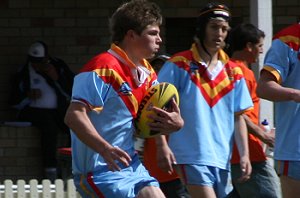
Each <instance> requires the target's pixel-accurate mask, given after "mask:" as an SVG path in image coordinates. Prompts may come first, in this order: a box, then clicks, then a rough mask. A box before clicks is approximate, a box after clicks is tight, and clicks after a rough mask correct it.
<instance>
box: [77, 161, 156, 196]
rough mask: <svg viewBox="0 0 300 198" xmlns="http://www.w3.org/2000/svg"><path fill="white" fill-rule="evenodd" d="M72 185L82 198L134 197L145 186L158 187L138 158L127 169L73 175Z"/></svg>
mask: <svg viewBox="0 0 300 198" xmlns="http://www.w3.org/2000/svg"><path fill="white" fill-rule="evenodd" d="M74 183H75V186H76V189H77V191H78V192H79V193H80V195H81V196H82V197H100V198H101V197H128V198H131V197H132V198H133V197H136V196H137V195H138V193H139V191H140V190H141V189H142V188H143V187H145V186H156V187H159V183H158V182H157V180H156V179H155V178H153V177H151V176H150V175H149V173H148V171H147V170H146V169H145V167H144V166H143V165H142V164H141V162H140V160H139V159H138V156H135V157H134V158H133V159H132V162H131V164H130V166H129V167H122V170H121V171H115V172H112V171H101V172H100V171H99V172H91V173H88V174H87V175H75V176H74Z"/></svg>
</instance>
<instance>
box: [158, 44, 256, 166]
mask: <svg viewBox="0 0 300 198" xmlns="http://www.w3.org/2000/svg"><path fill="white" fill-rule="evenodd" d="M158 80H159V81H160V82H164V81H166V82H170V83H172V84H174V85H175V86H176V87H177V89H178V92H179V96H180V112H181V115H182V117H183V119H184V126H183V128H182V129H181V130H179V131H178V132H176V133H172V134H171V135H170V137H169V146H170V148H171V149H172V151H173V152H174V155H175V157H176V160H177V163H178V164H199V165H206V166H213V167H218V168H221V169H227V170H229V167H230V158H231V152H232V144H233V136H234V134H233V132H234V115H235V114H241V113H243V112H245V111H247V110H248V109H250V108H252V105H253V104H252V101H251V97H250V95H249V92H248V89H247V86H246V83H245V80H244V77H243V73H242V71H241V69H240V68H239V67H238V66H236V64H234V63H233V62H231V61H230V60H229V59H228V56H227V55H226V54H225V52H224V51H223V50H220V51H219V61H218V64H217V66H216V67H215V68H214V69H213V70H212V71H209V70H208V69H207V66H206V65H205V63H204V62H203V61H202V60H201V59H200V55H199V54H198V50H197V46H196V44H193V45H192V47H191V49H190V50H187V51H183V52H180V53H177V54H175V55H174V56H173V57H171V59H170V60H169V61H167V62H166V63H165V65H164V66H163V68H162V69H161V70H160V72H159V75H158Z"/></svg>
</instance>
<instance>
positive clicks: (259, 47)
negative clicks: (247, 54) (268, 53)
mask: <svg viewBox="0 0 300 198" xmlns="http://www.w3.org/2000/svg"><path fill="white" fill-rule="evenodd" d="M263 47H264V38H262V37H261V38H260V39H259V42H258V43H256V44H253V45H252V49H251V54H252V57H253V63H254V62H256V61H257V59H258V57H259V54H262V53H263V52H264V48H263Z"/></svg>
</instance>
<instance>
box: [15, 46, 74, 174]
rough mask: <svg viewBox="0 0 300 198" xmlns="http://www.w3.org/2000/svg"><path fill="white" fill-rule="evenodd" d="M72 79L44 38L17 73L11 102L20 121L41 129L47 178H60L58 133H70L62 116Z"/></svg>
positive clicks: (67, 100)
mask: <svg viewBox="0 0 300 198" xmlns="http://www.w3.org/2000/svg"><path fill="white" fill-rule="evenodd" d="M73 78H74V74H73V72H72V71H71V70H70V69H69V68H68V66H67V65H66V63H64V61H62V60H60V59H58V58H53V57H51V56H50V55H49V54H48V50H47V45H46V44H45V43H44V42H41V41H38V42H35V43H33V44H32V45H31V46H30V47H29V50H28V58H27V62H26V64H25V65H24V66H22V67H21V68H20V70H19V71H18V72H17V74H16V76H15V83H14V85H13V90H12V96H11V100H10V102H11V105H12V106H13V107H14V108H16V109H18V110H19V112H18V119H19V120H21V121H29V122H31V123H32V124H33V125H34V126H36V127H37V128H38V129H39V130H40V132H41V143H42V155H43V165H44V170H45V178H48V179H50V180H54V179H55V178H56V177H57V168H56V166H57V159H56V150H57V135H58V133H59V132H60V131H62V132H64V133H67V134H68V135H70V134H69V129H68V128H67V126H66V125H65V124H64V122H63V118H64V115H65V112H66V109H67V107H68V105H69V101H70V94H71V91H72V85H73ZM64 146H70V142H68V143H67V144H66V145H64Z"/></svg>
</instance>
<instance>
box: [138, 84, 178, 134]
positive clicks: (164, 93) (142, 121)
mask: <svg viewBox="0 0 300 198" xmlns="http://www.w3.org/2000/svg"><path fill="white" fill-rule="evenodd" d="M172 98H174V99H175V102H176V103H177V105H179V95H178V91H177V89H176V87H175V86H174V85H172V84H170V83H166V82H162V83H159V84H156V85H154V86H152V87H150V88H149V89H148V90H147V92H146V94H145V96H144V98H143V99H142V101H141V104H140V105H139V109H138V113H137V116H136V119H135V126H136V134H137V136H139V137H142V138H149V137H154V136H156V135H159V132H158V131H152V130H150V128H149V126H148V123H151V122H153V120H152V119H150V118H148V116H149V115H150V114H154V112H153V111H152V107H153V106H156V107H159V108H162V109H164V110H167V109H168V108H170V105H171V101H172Z"/></svg>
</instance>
